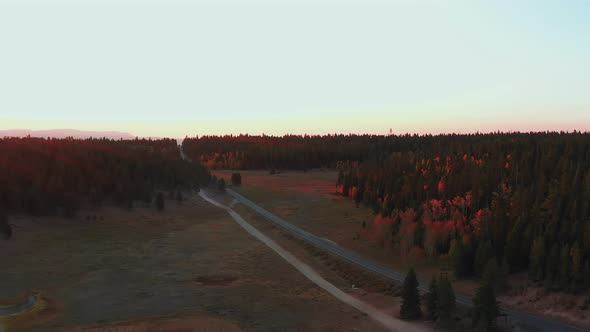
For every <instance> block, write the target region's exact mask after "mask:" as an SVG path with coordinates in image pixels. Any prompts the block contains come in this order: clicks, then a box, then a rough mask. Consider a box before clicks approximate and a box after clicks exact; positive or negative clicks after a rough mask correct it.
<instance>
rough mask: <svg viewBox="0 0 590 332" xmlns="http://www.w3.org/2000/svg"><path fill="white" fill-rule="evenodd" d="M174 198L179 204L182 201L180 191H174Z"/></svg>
mask: <svg viewBox="0 0 590 332" xmlns="http://www.w3.org/2000/svg"><path fill="white" fill-rule="evenodd" d="M175 198H176V201H177V202H178V203H181V202H182V201H183V197H182V191H181V190H180V189H177V190H176V195H175Z"/></svg>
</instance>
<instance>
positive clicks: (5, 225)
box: [0, 213, 12, 240]
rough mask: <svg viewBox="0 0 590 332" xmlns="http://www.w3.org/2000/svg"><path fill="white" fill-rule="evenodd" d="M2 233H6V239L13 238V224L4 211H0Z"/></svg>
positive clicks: (0, 230) (0, 229)
mask: <svg viewBox="0 0 590 332" xmlns="http://www.w3.org/2000/svg"><path fill="white" fill-rule="evenodd" d="M0 233H4V239H5V240H10V238H12V226H11V225H10V223H9V222H8V218H6V216H5V215H4V214H3V213H0Z"/></svg>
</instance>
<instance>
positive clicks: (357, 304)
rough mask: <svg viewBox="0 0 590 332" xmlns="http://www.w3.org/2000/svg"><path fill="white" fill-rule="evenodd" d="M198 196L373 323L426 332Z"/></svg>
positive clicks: (220, 205) (210, 200)
mask: <svg viewBox="0 0 590 332" xmlns="http://www.w3.org/2000/svg"><path fill="white" fill-rule="evenodd" d="M199 195H200V196H201V197H202V198H203V199H204V200H206V201H207V202H209V203H211V204H213V205H215V206H217V207H219V208H222V209H224V210H226V211H227V212H228V213H229V214H230V216H231V217H232V218H233V219H234V220H235V221H236V222H237V223H238V224H239V225H240V226H241V227H242V228H243V229H244V230H246V231H247V232H248V233H249V234H250V235H252V236H254V237H255V238H257V239H258V240H260V241H261V242H263V243H264V244H266V245H267V246H268V247H270V248H271V249H272V250H273V251H275V252H276V253H277V254H279V255H280V256H281V257H282V258H283V259H284V260H286V261H287V262H288V263H289V264H291V265H292V266H293V267H295V269H297V270H298V271H299V272H301V273H302V274H303V275H304V276H305V277H306V278H308V279H309V280H310V281H312V282H313V283H315V284H316V285H318V286H319V287H321V288H322V289H324V290H325V291H327V292H328V293H330V294H332V295H333V296H334V297H336V298H337V299H338V300H340V301H342V302H343V303H346V304H348V305H350V306H352V307H354V308H356V309H357V310H359V311H361V312H363V313H366V314H367V315H368V316H369V317H371V318H372V319H374V320H375V321H377V322H379V323H381V324H382V325H383V326H385V327H386V328H388V329H390V330H391V331H410V332H414V331H415V332H419V331H420V332H422V331H428V329H427V328H425V327H422V326H415V325H413V324H410V323H408V322H405V321H402V320H400V319H397V318H395V317H392V316H390V315H388V314H385V313H383V312H381V311H380V310H378V309H376V308H374V307H373V306H371V305H369V304H367V303H365V302H363V301H360V300H358V299H357V298H354V297H353V296H351V295H349V294H347V293H345V292H343V291H342V290H340V289H338V288H337V287H336V286H334V285H333V284H332V283H330V282H328V281H327V280H326V279H324V278H322V276H320V275H319V274H318V273H317V272H315V271H314V270H313V269H312V268H311V267H310V266H308V265H307V264H305V263H303V262H302V261H300V260H299V259H298V258H297V257H295V256H293V255H292V254H291V253H289V252H288V251H286V250H285V249H283V248H282V247H281V246H279V245H278V244H277V243H276V242H275V241H273V240H272V239H270V238H269V237H267V236H266V235H264V234H262V233H261V232H259V231H258V230H257V229H256V228H254V227H253V226H252V225H250V224H249V223H248V222H246V221H245V220H244V219H243V218H242V217H241V216H240V215H239V214H238V213H236V212H235V211H234V210H233V209H232V208H230V207H228V206H225V205H223V204H221V203H219V202H217V201H215V200H213V199H211V198H210V197H209V196H208V195H207V193H206V192H205V191H203V190H201V192H200V193H199Z"/></svg>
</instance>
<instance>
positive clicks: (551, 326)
mask: <svg viewBox="0 0 590 332" xmlns="http://www.w3.org/2000/svg"><path fill="white" fill-rule="evenodd" d="M179 150H180V154H181V156H182V158H183V159H185V160H188V161H190V159H189V158H188V157H187V156H186V155H185V154H184V151H182V147H181V146H179ZM226 191H227V193H229V194H230V195H231V196H233V197H234V199H236V200H238V201H239V202H240V203H242V204H244V205H246V206H248V207H249V208H251V209H252V210H254V211H255V212H256V213H258V214H259V215H261V216H263V217H264V218H266V219H268V220H269V221H271V222H273V223H274V224H276V225H277V226H279V227H281V228H283V229H284V230H285V231H286V232H288V233H290V234H291V235H293V236H295V237H297V238H299V239H301V240H303V241H305V242H306V243H308V244H311V245H313V246H315V247H317V248H319V249H321V250H324V251H326V252H328V253H330V254H332V255H334V256H337V257H340V258H342V259H344V260H346V261H348V262H350V263H352V264H354V265H356V266H358V267H361V268H363V269H365V270H367V271H370V272H373V273H375V274H377V275H381V276H383V277H385V278H387V279H390V280H392V281H394V282H397V283H403V280H404V277H405V274H404V273H403V272H401V271H396V270H393V269H391V268H388V267H385V266H383V265H381V264H379V263H376V262H374V261H372V260H370V259H368V258H366V257H363V256H361V255H359V254H357V253H355V252H353V251H350V250H348V249H345V248H342V247H340V246H339V245H337V244H336V243H334V242H332V241H327V240H325V239H323V238H321V237H318V236H315V235H313V234H311V233H309V232H306V231H304V230H303V229H301V228H299V227H297V226H295V225H293V224H291V223H289V222H287V221H285V220H283V219H281V218H279V217H277V216H275V215H274V214H272V213H270V212H269V211H267V210H265V209H264V208H262V207H260V206H259V205H257V204H256V203H254V202H252V201H250V200H249V199H247V198H246V197H244V196H242V195H240V194H238V193H237V192H235V191H233V190H231V189H226ZM419 282H420V285H419V288H420V290H421V291H423V292H428V286H429V283H428V282H427V281H424V280H420V281H419ZM455 297H456V301H457V303H458V304H459V305H463V306H465V307H467V308H473V302H472V301H471V298H470V297H469V296H465V295H461V294H456V296H455ZM500 309H501V311H502V313H504V314H506V315H507V316H508V319H509V321H510V322H511V323H512V324H513V325H515V326H516V327H517V328H519V329H521V330H523V331H530V332H537V331H539V332H584V331H586V330H584V329H582V328H579V327H575V326H571V325H568V324H566V323H563V322H560V321H557V320H553V319H548V318H545V317H543V316H540V315H536V314H531V313H528V312H526V311H522V310H515V309H512V308H506V307H501V308H500Z"/></svg>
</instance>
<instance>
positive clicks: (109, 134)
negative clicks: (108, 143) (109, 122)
mask: <svg viewBox="0 0 590 332" xmlns="http://www.w3.org/2000/svg"><path fill="white" fill-rule="evenodd" d="M28 135H31V137H54V138H65V137H73V138H89V137H94V138H102V137H106V138H110V139H120V138H123V139H134V138H135V136H134V135H131V134H130V133H123V132H120V131H85V130H75V129H49V130H30V129H7V130H0V137H5V136H10V137H26V136H28Z"/></svg>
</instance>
